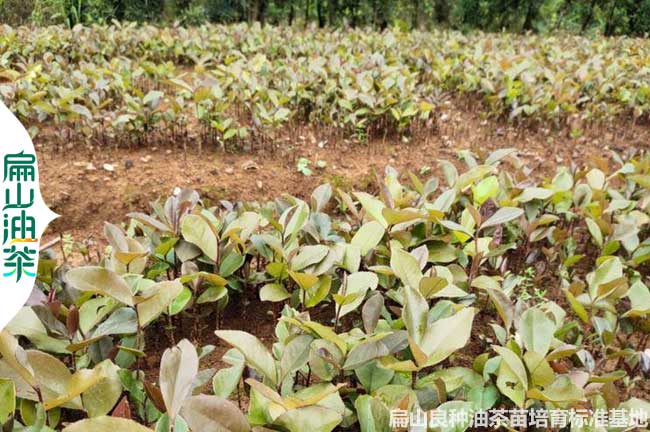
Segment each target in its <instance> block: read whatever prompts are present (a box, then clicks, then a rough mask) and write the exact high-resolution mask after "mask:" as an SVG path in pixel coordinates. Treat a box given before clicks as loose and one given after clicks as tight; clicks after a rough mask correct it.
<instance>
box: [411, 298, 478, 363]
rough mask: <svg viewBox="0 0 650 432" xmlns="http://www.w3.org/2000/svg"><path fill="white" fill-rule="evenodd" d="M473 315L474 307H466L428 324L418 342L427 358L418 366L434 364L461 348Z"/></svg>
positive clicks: (467, 334) (467, 335) (469, 331)
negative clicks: (420, 340)
mask: <svg viewBox="0 0 650 432" xmlns="http://www.w3.org/2000/svg"><path fill="white" fill-rule="evenodd" d="M475 315H476V309H474V308H471V307H466V308H464V309H461V310H460V311H459V312H457V313H456V314H454V315H452V316H451V317H449V318H443V319H440V320H438V321H436V322H434V323H433V324H431V325H429V326H428V327H427V329H426V331H425V333H424V337H423V338H422V342H421V343H420V348H421V349H422V352H423V353H424V354H425V355H426V356H427V360H426V363H425V364H424V365H419V366H433V365H436V364H438V363H440V362H441V361H443V360H444V359H446V358H447V357H449V356H450V355H452V354H453V353H454V352H456V351H457V350H459V349H461V348H463V347H464V346H465V345H466V344H467V342H468V341H469V338H470V335H471V331H472V324H473V322H474V316H475Z"/></svg>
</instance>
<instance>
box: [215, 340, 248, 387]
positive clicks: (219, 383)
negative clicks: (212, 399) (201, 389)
mask: <svg viewBox="0 0 650 432" xmlns="http://www.w3.org/2000/svg"><path fill="white" fill-rule="evenodd" d="M222 360H223V361H224V362H226V363H228V364H229V365H231V367H229V368H223V369H219V371H217V373H216V374H215V375H214V378H213V379H212V391H213V392H214V394H215V396H219V397H222V398H226V399H227V398H229V397H230V395H231V394H232V393H233V392H234V391H235V390H236V389H237V387H238V386H239V382H240V381H241V378H242V374H243V373H244V366H245V364H246V359H245V358H244V355H243V354H242V353H241V352H240V351H239V350H237V349H234V348H233V349H230V350H228V352H226V354H224V356H223V358H222Z"/></svg>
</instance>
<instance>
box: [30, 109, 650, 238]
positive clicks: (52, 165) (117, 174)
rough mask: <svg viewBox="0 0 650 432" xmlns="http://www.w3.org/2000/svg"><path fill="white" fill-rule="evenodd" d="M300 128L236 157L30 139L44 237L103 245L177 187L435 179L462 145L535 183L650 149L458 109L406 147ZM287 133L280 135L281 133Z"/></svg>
mask: <svg viewBox="0 0 650 432" xmlns="http://www.w3.org/2000/svg"><path fill="white" fill-rule="evenodd" d="M445 118H446V120H444V119H445ZM301 132H302V131H295V134H294V135H295V136H294V138H293V139H292V140H291V142H287V143H286V144H282V145H281V146H279V147H280V149H279V150H276V151H274V152H268V151H266V152H255V153H237V154H232V153H226V152H223V151H220V150H216V149H204V150H203V151H202V153H201V154H199V153H198V152H197V151H196V150H193V149H190V150H188V151H187V153H184V152H183V151H182V150H178V149H170V148H155V147H153V148H141V149H135V150H128V149H121V150H108V151H99V150H92V151H91V150H82V151H80V152H79V151H77V150H75V151H74V152H73V151H69V152H64V153H57V152H52V151H46V150H43V148H44V147H45V145H44V143H40V142H39V140H38V139H36V140H35V144H36V147H37V149H39V148H40V149H39V150H38V152H39V164H40V170H41V174H40V175H41V183H42V186H41V189H42V192H43V196H44V199H45V201H46V202H47V203H48V205H49V206H50V207H51V208H52V209H53V210H54V211H56V212H57V213H59V214H60V215H61V218H60V219H58V220H57V221H56V222H55V223H53V224H52V226H51V228H50V229H49V230H48V233H47V234H46V235H45V239H46V240H49V239H52V238H53V237H55V236H58V234H59V233H64V232H70V233H71V234H72V235H73V236H74V238H75V240H83V239H84V238H86V237H87V236H93V237H94V238H95V240H97V241H99V242H100V244H102V242H103V238H102V234H101V230H102V226H103V223H104V221H111V222H121V221H123V220H124V217H125V215H126V213H128V212H130V211H136V210H138V211H148V210H149V208H150V207H149V203H150V202H152V201H155V200H156V199H158V198H161V199H165V198H166V197H167V196H169V194H170V193H171V192H172V191H173V189H174V188H175V187H177V186H178V187H186V188H194V189H196V190H198V191H199V192H200V193H201V196H202V197H203V198H204V199H205V200H206V201H207V202H208V203H215V202H217V201H218V200H222V199H226V200H232V201H239V200H271V199H274V198H276V197H279V196H281V195H282V194H283V193H291V194H293V195H296V196H298V197H302V198H308V197H309V195H310V193H311V191H312V190H313V189H314V188H315V187H316V186H318V185H319V184H321V183H324V182H330V183H331V184H333V185H335V186H337V187H343V188H348V189H350V188H354V189H368V188H372V187H374V184H375V176H374V171H376V172H378V173H381V172H383V169H384V167H385V166H386V165H391V166H393V167H395V168H397V169H398V170H400V171H401V172H407V171H409V170H410V171H412V172H414V173H418V172H420V170H421V169H425V170H427V168H426V167H428V174H426V175H423V176H422V177H425V176H430V175H434V174H435V170H436V160H437V159H440V158H447V159H450V160H456V154H457V152H458V151H460V150H465V149H471V150H473V151H475V152H478V153H484V154H486V153H489V152H490V151H492V150H494V149H497V148H504V147H515V148H517V149H519V150H520V153H519V154H520V157H522V159H524V160H526V161H527V162H528V163H529V165H530V166H532V167H536V171H535V172H536V173H537V175H538V176H540V177H541V176H543V175H544V174H550V173H552V172H554V171H555V169H556V167H557V166H558V165H569V164H570V163H571V161H576V163H577V164H578V165H580V164H582V163H585V162H587V161H589V160H590V159H594V158H600V157H607V156H608V155H609V153H610V150H615V151H618V152H631V151H638V150H640V149H647V148H648V147H650V139H649V138H648V137H649V136H650V129H649V128H648V127H647V126H634V127H632V126H624V125H619V126H617V127H604V126H599V127H593V128H592V129H587V130H584V131H583V134H582V136H580V137H578V138H574V137H569V136H567V135H569V133H568V132H564V133H562V132H550V131H548V130H544V129H538V130H536V131H532V130H531V129H530V128H516V127H512V126H503V125H497V124H495V123H494V122H491V121H490V122H487V121H484V120H481V119H480V118H479V117H478V116H473V115H471V114H467V113H461V112H451V113H449V114H446V115H445V116H444V117H443V121H440V122H439V124H438V127H437V130H435V131H431V133H428V134H427V135H426V137H425V138H418V139H413V141H412V142H408V143H405V142H401V141H399V140H393V141H385V142H382V141H376V142H372V143H369V144H365V145H364V144H358V143H346V142H339V143H325V144H323V143H324V142H325V141H326V139H325V138H322V137H318V136H314V135H313V134H311V133H305V134H304V135H301ZM293 133H294V131H289V135H291V134H293ZM299 158H307V159H309V160H310V161H311V163H312V165H311V169H312V171H313V174H312V175H311V176H309V177H307V176H305V175H303V174H301V173H300V172H298V170H297V168H296V162H297V160H298V159H299ZM317 161H324V162H325V163H326V167H325V168H323V169H319V168H317V167H316V163H317ZM104 164H110V165H111V166H112V169H113V171H107V170H106V169H104ZM107 168H110V167H107Z"/></svg>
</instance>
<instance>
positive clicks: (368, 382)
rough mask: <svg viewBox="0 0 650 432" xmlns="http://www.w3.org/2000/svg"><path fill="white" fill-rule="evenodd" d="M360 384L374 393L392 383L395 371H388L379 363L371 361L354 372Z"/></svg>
mask: <svg viewBox="0 0 650 432" xmlns="http://www.w3.org/2000/svg"><path fill="white" fill-rule="evenodd" d="M354 373H355V374H356V376H357V378H358V379H359V382H360V383H361V385H363V387H364V388H365V389H366V391H367V392H369V393H372V392H374V391H375V390H377V389H378V388H380V387H383V386H385V385H386V384H388V383H390V381H391V380H392V379H393V376H395V371H394V370H392V369H386V368H383V367H381V366H380V365H379V362H377V361H371V362H368V363H366V364H365V365H363V366H361V367H359V368H357V369H355V370H354Z"/></svg>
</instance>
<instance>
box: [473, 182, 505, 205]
mask: <svg viewBox="0 0 650 432" xmlns="http://www.w3.org/2000/svg"><path fill="white" fill-rule="evenodd" d="M498 193H499V179H498V177H497V176H490V177H486V178H484V179H483V180H481V181H480V182H478V183H477V184H476V185H474V186H472V195H473V196H474V202H475V203H477V204H483V203H484V202H485V201H487V200H488V199H490V198H494V197H496V196H497V194H498Z"/></svg>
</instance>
